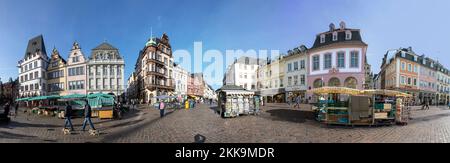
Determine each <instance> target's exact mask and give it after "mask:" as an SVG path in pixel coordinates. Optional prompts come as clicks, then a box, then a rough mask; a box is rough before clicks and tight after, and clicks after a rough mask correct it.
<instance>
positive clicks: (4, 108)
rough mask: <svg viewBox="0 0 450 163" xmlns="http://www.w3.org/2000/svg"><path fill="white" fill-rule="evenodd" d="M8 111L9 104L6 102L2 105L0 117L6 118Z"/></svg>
mask: <svg viewBox="0 0 450 163" xmlns="http://www.w3.org/2000/svg"><path fill="white" fill-rule="evenodd" d="M9 112H10V105H9V102H7V103H6V104H5V105H4V107H3V114H0V118H8V116H9Z"/></svg>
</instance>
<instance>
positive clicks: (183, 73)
mask: <svg viewBox="0 0 450 163" xmlns="http://www.w3.org/2000/svg"><path fill="white" fill-rule="evenodd" d="M172 75H173V76H172V78H173V79H174V81H175V92H174V95H176V96H178V98H181V99H185V98H186V97H187V87H188V77H189V75H190V73H189V72H188V71H187V70H185V69H183V68H181V67H180V66H179V65H175V66H174V67H173V74H172Z"/></svg>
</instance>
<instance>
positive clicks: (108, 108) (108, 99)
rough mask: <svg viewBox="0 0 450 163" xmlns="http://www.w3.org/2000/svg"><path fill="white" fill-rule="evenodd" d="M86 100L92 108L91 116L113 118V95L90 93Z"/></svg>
mask: <svg viewBox="0 0 450 163" xmlns="http://www.w3.org/2000/svg"><path fill="white" fill-rule="evenodd" d="M87 100H88V103H89V105H90V106H91V108H92V117H98V118H100V119H112V118H114V108H113V107H114V96H113V95H108V94H102V93H97V94H90V95H87Z"/></svg>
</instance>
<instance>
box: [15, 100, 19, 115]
mask: <svg viewBox="0 0 450 163" xmlns="http://www.w3.org/2000/svg"><path fill="white" fill-rule="evenodd" d="M17 114H19V102H16V105H15V106H14V116H17Z"/></svg>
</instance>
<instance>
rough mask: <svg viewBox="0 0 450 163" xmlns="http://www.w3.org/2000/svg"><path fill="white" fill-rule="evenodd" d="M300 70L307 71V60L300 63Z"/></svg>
mask: <svg viewBox="0 0 450 163" xmlns="http://www.w3.org/2000/svg"><path fill="white" fill-rule="evenodd" d="M300 69H302V70H303V69H305V60H301V61H300Z"/></svg>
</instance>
